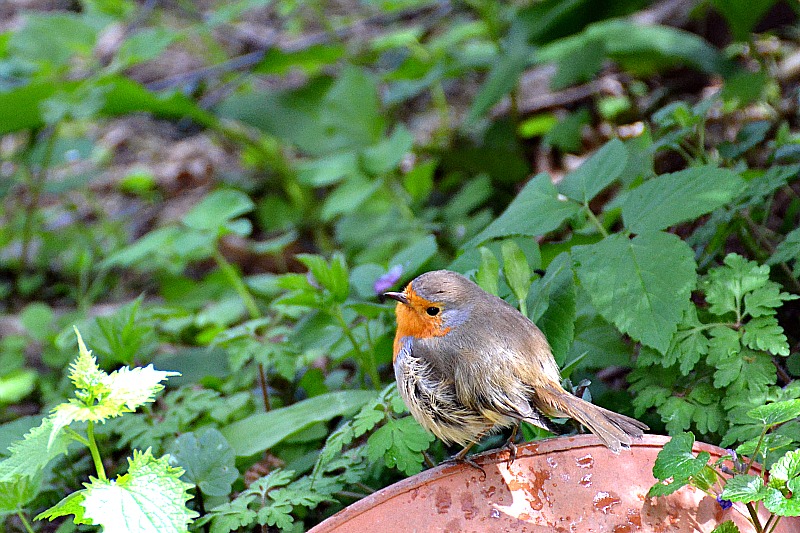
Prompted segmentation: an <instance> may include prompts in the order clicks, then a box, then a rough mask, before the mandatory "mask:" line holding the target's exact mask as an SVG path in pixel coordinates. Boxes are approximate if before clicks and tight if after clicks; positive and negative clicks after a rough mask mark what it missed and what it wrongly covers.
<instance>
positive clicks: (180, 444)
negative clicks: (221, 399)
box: [170, 428, 239, 496]
mask: <svg viewBox="0 0 800 533" xmlns="http://www.w3.org/2000/svg"><path fill="white" fill-rule="evenodd" d="M170 464H172V465H176V466H180V467H181V468H183V470H184V471H185V473H184V475H183V476H182V478H183V479H184V480H185V481H188V482H189V483H191V484H193V485H196V486H197V487H198V488H199V489H200V490H201V491H202V492H203V494H205V495H207V496H227V495H228V494H230V493H231V487H232V485H233V482H234V481H236V479H237V478H238V477H239V471H238V470H237V469H236V457H235V456H234V454H233V448H231V445H230V444H228V441H227V440H225V437H223V436H222V433H220V432H219V431H217V430H216V429H215V428H208V429H207V430H206V431H205V432H204V433H203V434H202V435H201V436H200V437H199V438H198V437H197V435H195V433H194V432H190V433H184V434H183V435H181V436H179V437H178V438H177V439H175V442H174V443H173V444H172V448H171V450H170Z"/></svg>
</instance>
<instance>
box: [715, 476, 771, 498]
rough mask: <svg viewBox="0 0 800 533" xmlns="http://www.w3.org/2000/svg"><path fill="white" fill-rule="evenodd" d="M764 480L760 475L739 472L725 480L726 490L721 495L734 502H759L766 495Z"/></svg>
mask: <svg viewBox="0 0 800 533" xmlns="http://www.w3.org/2000/svg"><path fill="white" fill-rule="evenodd" d="M763 489H764V480H763V479H761V477H759V476H751V475H745V474H738V475H735V476H733V477H732V478H730V479H728V481H726V482H725V490H723V491H722V494H720V497H721V498H722V499H724V500H729V501H732V502H744V503H749V502H758V501H761V500H762V499H763V498H764V496H765V493H764V490H763Z"/></svg>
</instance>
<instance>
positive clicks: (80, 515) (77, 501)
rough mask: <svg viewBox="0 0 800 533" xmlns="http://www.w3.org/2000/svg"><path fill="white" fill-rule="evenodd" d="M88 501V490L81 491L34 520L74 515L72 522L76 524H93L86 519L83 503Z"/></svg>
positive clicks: (43, 512)
mask: <svg viewBox="0 0 800 533" xmlns="http://www.w3.org/2000/svg"><path fill="white" fill-rule="evenodd" d="M85 499H86V490H85V489H81V490H78V491H75V492H73V493H72V494H70V495H68V496H67V497H65V498H64V499H62V500H61V501H60V502H58V503H57V504H55V505H54V506H52V507H51V508H50V509H47V510H46V511H42V512H41V513H39V514H38V515H36V517H35V518H34V520H51V521H52V520H53V519H55V518H58V517H60V516H68V515H74V517H73V519H72V521H73V522H74V523H75V524H91V523H92V521H91V520H88V519H86V518H85V517H84V512H85V509H84V507H83V502H84V500H85Z"/></svg>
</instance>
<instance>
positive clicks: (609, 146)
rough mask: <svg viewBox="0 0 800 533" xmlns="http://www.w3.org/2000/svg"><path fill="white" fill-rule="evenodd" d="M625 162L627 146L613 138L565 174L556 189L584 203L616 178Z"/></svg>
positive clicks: (626, 160)
mask: <svg viewBox="0 0 800 533" xmlns="http://www.w3.org/2000/svg"><path fill="white" fill-rule="evenodd" d="M627 164H628V150H627V148H625V145H624V144H623V143H622V141H620V140H619V139H613V140H611V141H609V142H607V143H606V144H604V145H603V147H602V148H600V149H599V150H598V151H597V152H595V153H594V154H593V155H592V157H590V158H589V159H588V160H587V161H586V162H584V163H583V164H582V165H581V166H580V167H578V168H577V169H576V170H573V171H572V172H570V173H569V174H567V175H566V176H565V177H564V179H563V180H562V181H561V183H560V184H559V185H558V190H559V192H560V193H561V194H563V195H564V196H567V197H568V198H572V199H573V200H575V201H576V202H580V203H582V204H586V203H588V202H589V201H590V200H591V199H592V198H594V197H595V196H597V193H599V192H600V191H602V190H603V189H605V188H606V187H608V186H609V185H610V184H611V182H613V181H614V180H615V179H617V178H618V177H619V176H620V174H622V171H623V170H625V166H626V165H627Z"/></svg>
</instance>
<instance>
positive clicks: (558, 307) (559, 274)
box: [528, 253, 577, 367]
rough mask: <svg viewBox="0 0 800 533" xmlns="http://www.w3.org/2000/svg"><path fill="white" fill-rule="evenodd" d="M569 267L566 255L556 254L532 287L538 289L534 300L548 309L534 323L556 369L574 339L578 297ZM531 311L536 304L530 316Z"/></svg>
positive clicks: (563, 359)
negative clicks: (546, 343) (545, 339)
mask: <svg viewBox="0 0 800 533" xmlns="http://www.w3.org/2000/svg"><path fill="white" fill-rule="evenodd" d="M571 263H572V260H571V258H570V256H569V254H567V253H562V254H559V255H558V256H557V257H556V258H555V259H553V261H551V262H550V264H549V265H548V266H547V271H546V272H545V275H544V277H543V278H542V279H541V280H537V282H536V283H534V285H533V290H534V291H535V290H536V289H538V291H537V293H535V295H536V299H537V300H546V303H547V309H545V311H544V313H542V315H541V316H540V317H537V318H536V320H535V322H536V324H537V325H538V326H539V327H540V328H541V329H542V332H543V333H544V336H545V337H546V338H547V342H548V343H549V344H550V348H551V349H552V350H553V356H554V357H555V359H556V363H558V365H559V367H561V366H563V365H564V364H565V363H566V361H567V353H568V352H569V349H570V346H572V341H573V339H574V338H575V315H576V307H577V295H576V292H575V276H574V275H573V273H572V268H571V267H572V264H571ZM532 292H533V291H532ZM529 302H530V299H529ZM534 307H535V304H530V303H529V306H528V309H529V311H528V313H529V314H532V311H531V310H532V309H533V308H534Z"/></svg>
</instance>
